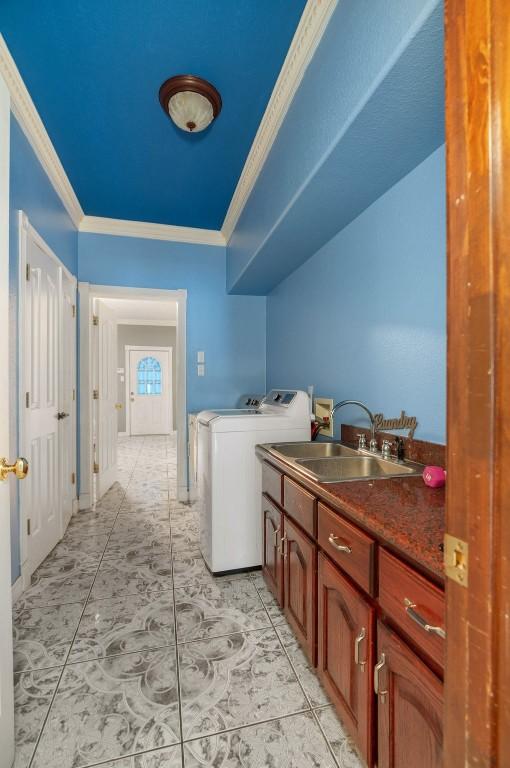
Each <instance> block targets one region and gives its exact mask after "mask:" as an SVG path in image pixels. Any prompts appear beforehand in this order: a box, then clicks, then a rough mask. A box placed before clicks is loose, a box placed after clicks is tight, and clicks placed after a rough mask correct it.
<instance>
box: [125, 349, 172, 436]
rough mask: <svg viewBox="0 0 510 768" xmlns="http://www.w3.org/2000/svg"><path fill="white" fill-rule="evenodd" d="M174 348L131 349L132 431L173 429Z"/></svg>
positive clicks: (146, 432)
mask: <svg viewBox="0 0 510 768" xmlns="http://www.w3.org/2000/svg"><path fill="white" fill-rule="evenodd" d="M171 351H172V350H171V349H170V348H166V349H165V348H155V347H145V348H144V347H139V348H136V349H130V350H129V410H130V432H131V434H132V435H167V434H168V433H169V432H170V431H171V403H172V368H171Z"/></svg>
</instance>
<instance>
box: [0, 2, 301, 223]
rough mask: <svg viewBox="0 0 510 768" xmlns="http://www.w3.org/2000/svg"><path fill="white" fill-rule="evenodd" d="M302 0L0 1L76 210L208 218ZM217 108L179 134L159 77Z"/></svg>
mask: <svg viewBox="0 0 510 768" xmlns="http://www.w3.org/2000/svg"><path fill="white" fill-rule="evenodd" d="M304 5H305V0H143V1H141V0H107V1H106V2H105V0H51V2H39V3H34V2H33V0H2V2H0V31H1V32H2V34H3V36H4V38H5V40H6V42H7V45H8V47H9V49H10V51H11V53H12V55H13V57H14V59H15V61H16V63H17V65H18V68H19V70H20V72H21V76H22V77H23V79H24V81H25V84H26V85H27V88H28V90H29V91H30V94H31V96H32V98H33V100H34V102H35V105H36V107H37V109H38V111H39V114H40V115H41V118H42V120H43V122H44V124H45V126H46V129H47V131H48V133H49V135H50V137H51V139H52V141H53V144H54V146H55V148H56V150H57V153H58V154H59V157H60V159H61V161H62V163H63V165H64V168H65V169H66V172H67V174H68V176H69V179H70V181H71V184H72V185H73V187H74V190H75V192H76V194H77V195H78V198H79V200H80V203H81V205H82V207H83V209H84V211H85V213H87V214H89V215H93V216H110V217H113V218H120V219H134V220H139V221H152V222H158V223H162V224H177V225H181V226H194V227H205V228H212V229H219V228H220V227H221V224H222V222H223V218H224V216H225V213H226V211H227V208H228V205H229V203H230V200H231V197H232V194H233V192H234V189H235V186H236V184H237V181H238V178H239V176H240V173H241V171H242V168H243V165H244V161H245V159H246V156H247V154H248V152H249V149H250V146H251V143H252V141H253V138H254V136H255V133H256V131H257V128H258V126H259V123H260V120H261V118H262V115H263V113H264V110H265V107H266V105H267V102H268V100H269V97H270V95H271V91H272V89H273V86H274V83H275V81H276V78H277V77H278V73H279V71H280V69H281V66H282V64H283V61H284V59H285V55H286V53H287V50H288V48H289V45H290V42H291V40H292V37H293V34H294V32H295V29H296V27H297V24H298V22H299V18H300V16H301V13H302V11H303V8H304ZM183 73H191V74H195V75H199V76H201V77H205V78H206V79H207V80H210V81H211V82H212V83H213V84H214V85H215V86H216V87H217V88H218V90H219V91H220V93H221V96H222V99H223V109H222V112H221V114H220V115H219V117H218V118H217V120H216V121H215V122H214V123H213V124H212V126H211V127H210V128H208V129H207V130H206V131H204V132H202V133H200V134H196V135H189V134H185V133H183V132H182V131H180V130H179V129H177V128H176V127H175V126H174V125H173V123H172V122H171V121H170V120H169V118H167V117H166V116H165V114H164V113H163V111H162V109H161V106H160V104H159V101H158V90H159V86H160V85H161V83H162V82H163V81H164V80H166V79H167V78H168V77H171V76H172V75H175V74H183Z"/></svg>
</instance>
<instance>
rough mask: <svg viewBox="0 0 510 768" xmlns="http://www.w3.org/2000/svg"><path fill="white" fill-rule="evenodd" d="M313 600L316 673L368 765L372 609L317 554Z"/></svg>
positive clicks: (370, 752)
mask: <svg viewBox="0 0 510 768" xmlns="http://www.w3.org/2000/svg"><path fill="white" fill-rule="evenodd" d="M318 603H319V621H318V624H319V640H318V672H319V676H320V678H321V680H322V683H323V685H324V687H325V689H326V690H327V692H328V693H329V695H330V697H331V699H332V701H333V703H334V704H335V706H336V708H337V710H338V712H339V715H340V717H341V718H342V721H343V723H344V724H345V726H346V728H347V729H348V731H349V732H350V734H351V736H352V737H353V739H354V740H355V741H356V743H357V745H358V747H359V749H360V751H361V752H362V754H363V756H364V757H365V760H366V761H367V764H368V765H372V761H373V742H374V729H373V725H372V724H373V716H374V712H373V709H374V708H373V704H374V696H373V693H372V671H373V662H374V609H373V607H372V606H371V605H370V604H369V603H368V602H367V600H366V599H365V598H364V597H363V595H362V594H361V593H360V592H359V591H358V590H357V589H355V588H354V587H353V586H352V585H351V584H350V583H349V582H348V581H347V579H346V578H345V577H344V576H343V575H342V574H341V572H340V570H339V569H338V568H336V567H335V566H334V565H333V564H332V563H331V562H330V561H329V560H328V559H327V558H326V557H325V556H324V555H323V554H322V553H321V554H320V555H319V590H318ZM410 765H411V763H410Z"/></svg>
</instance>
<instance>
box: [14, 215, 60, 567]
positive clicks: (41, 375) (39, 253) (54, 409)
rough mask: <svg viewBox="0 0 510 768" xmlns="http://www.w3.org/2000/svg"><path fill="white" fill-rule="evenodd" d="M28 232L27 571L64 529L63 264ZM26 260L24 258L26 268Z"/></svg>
mask: <svg viewBox="0 0 510 768" xmlns="http://www.w3.org/2000/svg"><path fill="white" fill-rule="evenodd" d="M27 228H28V231H27V232H26V267H25V275H22V280H23V283H22V285H23V286H24V297H23V299H24V300H23V306H24V326H25V330H24V340H23V347H24V365H23V371H24V376H23V380H24V385H25V387H24V388H25V392H23V393H22V402H21V407H22V408H23V411H24V413H23V417H24V418H23V424H24V435H23V439H22V450H24V451H25V453H26V454H27V456H26V458H27V459H28V461H29V463H30V470H31V471H30V474H29V476H28V478H27V481H26V483H23V485H22V487H21V508H22V510H23V516H24V521H23V523H22V524H23V525H24V527H25V531H24V534H25V537H26V538H25V541H26V557H25V562H24V573H25V575H26V576H28V575H30V574H32V573H33V572H34V570H35V569H36V568H37V566H38V565H39V564H40V563H41V562H42V561H43V560H44V558H45V557H46V556H47V555H48V554H49V553H50V552H51V550H52V549H53V547H54V546H55V545H56V544H57V542H58V541H59V539H60V535H61V522H60V521H61V515H60V510H61V505H60V469H59V452H58V441H59V420H58V411H59V408H58V406H59V370H58V363H59V342H60V334H59V315H60V312H59V304H60V301H59V299H60V289H59V282H60V269H59V267H58V265H57V263H56V261H55V260H54V259H53V258H51V257H50V256H49V255H48V253H47V252H46V251H45V250H44V248H43V244H42V243H41V242H40V241H39V239H38V238H37V236H36V234H35V233H34V232H33V230H31V228H29V227H28V226H27ZM22 264H23V262H22V263H21V269H22V271H23V267H22Z"/></svg>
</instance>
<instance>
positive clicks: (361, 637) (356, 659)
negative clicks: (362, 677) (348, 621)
mask: <svg viewBox="0 0 510 768" xmlns="http://www.w3.org/2000/svg"><path fill="white" fill-rule="evenodd" d="M366 636H367V632H366V629H365V627H362V628H361V631H360V633H359V635H358V636H357V637H356V640H355V641H354V663H355V664H357V665H358V666H359V667H361V671H362V672H364V671H365V664H366V663H367V662H366V661H360V660H359V648H360V645H361V643H362V642H363V640H364V639H365V637H366Z"/></svg>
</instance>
